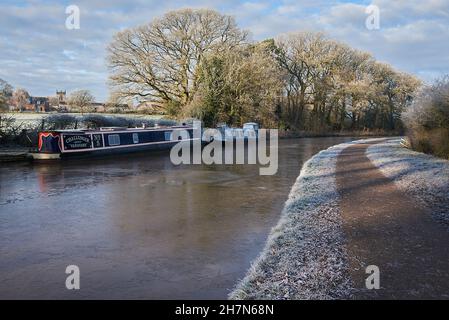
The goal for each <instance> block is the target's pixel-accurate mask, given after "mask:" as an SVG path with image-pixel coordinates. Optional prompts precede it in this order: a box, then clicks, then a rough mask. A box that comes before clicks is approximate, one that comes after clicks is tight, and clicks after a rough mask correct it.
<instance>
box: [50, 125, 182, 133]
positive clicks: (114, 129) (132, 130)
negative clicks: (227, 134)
mask: <svg viewBox="0 0 449 320" xmlns="http://www.w3.org/2000/svg"><path fill="white" fill-rule="evenodd" d="M188 128H191V127H190V126H157V127H138V128H126V127H101V128H98V129H64V130H42V132H56V133H92V132H102V133H104V132H113V131H130V132H136V131H143V130H145V131H151V130H161V129H188Z"/></svg>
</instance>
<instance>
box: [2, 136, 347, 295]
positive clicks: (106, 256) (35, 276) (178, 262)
mask: <svg viewBox="0 0 449 320" xmlns="http://www.w3.org/2000/svg"><path fill="white" fill-rule="evenodd" d="M348 140H351V139H350V138H312V139H291V140H281V141H280V143H279V170H278V173H277V174H276V175H275V176H260V175H259V169H258V167H257V166H255V165H235V166H232V165H226V166H206V165H185V166H177V167H176V166H173V165H172V164H171V163H170V160H169V157H168V154H167V153H158V154H146V155H145V154H144V155H133V156H129V155H128V156H121V157H119V158H115V159H112V158H107V159H95V160H93V159H91V160H79V161H67V162H57V163H52V164H34V165H31V164H20V165H8V166H2V167H1V168H0V297H1V298H123V299H129V298H147V299H151V298H154V299H158V298H160V299H169V298H172V299H176V298H192V299H195V298H206V299H209V298H226V295H227V294H228V293H229V291H230V290H231V289H232V287H233V285H234V284H235V283H236V281H237V280H238V279H239V278H242V277H243V276H244V274H245V272H246V270H247V269H248V267H249V265H250V262H251V261H252V260H253V259H254V258H255V257H257V255H258V253H259V252H260V250H261V249H262V248H263V245H264V243H265V240H266V237H267V235H268V232H269V230H270V228H271V227H272V226H273V225H274V224H275V223H276V221H277V220H278V219H279V214H280V212H281V210H282V207H283V203H284V202H285V200H286V198H287V196H288V192H289V190H290V188H291V185H292V184H293V183H294V181H295V179H296V177H297V176H298V174H299V171H300V168H301V165H302V163H303V162H304V161H305V160H307V159H308V158H310V157H311V156H312V155H313V154H315V153H316V152H318V151H319V150H321V149H324V148H327V147H329V146H331V145H333V144H337V143H340V142H344V141H348ZM70 264H75V265H77V266H79V268H80V271H81V290H78V291H69V290H67V289H65V279H66V276H67V275H66V274H65V268H66V266H68V265H70Z"/></svg>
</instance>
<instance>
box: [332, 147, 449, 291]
mask: <svg viewBox="0 0 449 320" xmlns="http://www.w3.org/2000/svg"><path fill="white" fill-rule="evenodd" d="M368 147H369V144H354V145H351V146H349V147H347V148H346V149H344V150H343V151H342V152H341V153H340V154H339V155H338V159H337V165H336V183H337V189H338V192H339V194H340V211H341V217H342V223H343V231H344V234H345V239H346V249H347V254H348V257H349V272H350V275H351V278H352V282H353V286H354V288H355V289H354V297H355V298H361V299H364V298H365V299H372V298H380V299H397V298H403V299H416V298H424V299H434V298H437V299H438V298H443V299H448V298H449V232H447V230H446V228H445V227H444V226H442V225H441V224H439V223H437V222H436V221H435V220H434V219H432V217H431V212H430V211H429V210H428V209H427V208H425V207H423V206H420V205H419V203H418V202H417V201H416V200H415V198H414V197H410V196H409V195H408V194H406V193H405V192H403V191H402V190H400V189H399V188H398V187H397V185H396V184H395V183H394V182H393V180H391V179H389V178H387V177H386V176H384V175H383V174H382V172H381V171H380V170H379V169H378V168H377V167H376V166H374V164H373V163H372V162H371V161H370V160H369V159H368V157H367V156H366V153H365V152H366V149H367V148H368ZM368 265H376V266H378V267H379V269H380V286H381V288H380V289H379V290H368V289H366V288H365V279H366V278H367V277H368V274H366V273H365V268H366V266H368Z"/></svg>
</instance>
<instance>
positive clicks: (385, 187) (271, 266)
mask: <svg viewBox="0 0 449 320" xmlns="http://www.w3.org/2000/svg"><path fill="white" fill-rule="evenodd" d="M399 142H400V140H399V139H388V140H385V139H368V140H360V141H354V142H351V143H345V144H341V145H337V146H333V147H331V148H329V149H327V150H325V151H321V152H320V153H319V154H317V155H316V156H314V157H313V158H311V159H310V160H309V161H307V162H306V163H305V164H304V166H303V168H302V170H301V174H300V176H299V177H298V179H297V181H296V183H295V185H294V186H293V188H292V190H291V192H290V196H289V199H288V201H287V202H286V204H285V207H284V210H283V213H282V217H281V220H280V221H279V222H278V224H277V226H276V227H275V228H273V229H272V231H271V234H270V236H269V238H268V241H267V243H266V245H265V248H264V250H263V251H262V253H261V255H260V256H259V257H258V258H257V259H256V260H255V261H254V263H253V264H252V267H251V268H250V270H249V271H248V273H247V275H246V277H245V278H244V279H243V280H242V281H240V282H239V283H238V285H237V287H236V288H235V290H234V291H233V292H232V293H231V294H230V298H231V299H349V298H358V299H366V298H368V299H373V298H374V299H376V298H383V299H398V298H399V299H400V298H433V299H435V298H439V299H441V298H448V296H447V288H448V287H449V276H448V274H447V272H446V270H447V269H448V268H449V250H448V249H447V243H448V242H449V233H448V232H447V231H448V230H447V228H445V227H444V225H442V224H439V223H438V222H437V221H438V219H432V218H431V216H432V214H433V215H435V212H437V213H440V214H439V215H438V217H439V218H441V216H442V215H441V212H439V211H438V209H443V207H444V205H445V204H447V202H448V196H447V194H448V193H447V190H448V189H449V179H448V178H449V162H448V161H446V160H441V159H437V158H434V157H430V156H427V155H423V154H419V153H416V152H413V151H411V150H407V149H403V148H402V147H400V143H399ZM438 198H439V199H438ZM423 199H425V200H423ZM432 200H433V201H432ZM436 203H438V205H436ZM444 208H445V214H446V215H447V206H445V207H444ZM443 216H444V214H443ZM440 220H441V219H440ZM443 220H444V219H443ZM369 265H375V266H377V267H378V268H379V269H380V278H381V282H380V289H379V290H367V288H366V287H365V284H366V282H365V280H366V278H367V277H368V274H367V273H366V270H365V268H366V267H368V266H369ZM410 279H413V281H410Z"/></svg>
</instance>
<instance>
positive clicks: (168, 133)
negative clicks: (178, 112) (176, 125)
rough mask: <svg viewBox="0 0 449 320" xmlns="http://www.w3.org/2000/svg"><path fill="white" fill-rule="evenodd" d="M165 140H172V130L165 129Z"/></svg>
mask: <svg viewBox="0 0 449 320" xmlns="http://www.w3.org/2000/svg"><path fill="white" fill-rule="evenodd" d="M164 134H165V140H166V141H170V140H171V131H165V132H164Z"/></svg>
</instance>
